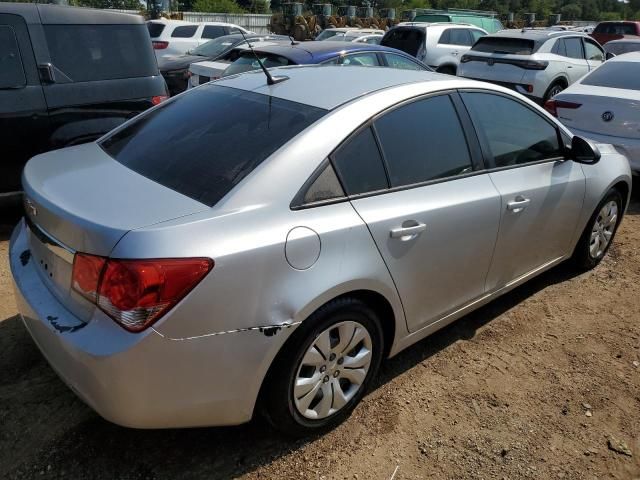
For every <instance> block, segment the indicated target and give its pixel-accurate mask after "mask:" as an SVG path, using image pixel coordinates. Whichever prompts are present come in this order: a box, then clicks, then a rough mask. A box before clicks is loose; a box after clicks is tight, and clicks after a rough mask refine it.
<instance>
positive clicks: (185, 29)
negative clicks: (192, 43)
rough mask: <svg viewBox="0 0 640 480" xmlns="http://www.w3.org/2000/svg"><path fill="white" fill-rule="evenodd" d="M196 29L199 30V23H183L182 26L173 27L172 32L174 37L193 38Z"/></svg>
mask: <svg viewBox="0 0 640 480" xmlns="http://www.w3.org/2000/svg"><path fill="white" fill-rule="evenodd" d="M196 30H198V25H183V26H181V27H176V28H174V29H173V32H172V33H171V37H172V38H191V37H193V36H194V35H195V33H196Z"/></svg>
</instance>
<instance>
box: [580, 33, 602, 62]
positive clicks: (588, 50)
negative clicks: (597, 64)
mask: <svg viewBox="0 0 640 480" xmlns="http://www.w3.org/2000/svg"><path fill="white" fill-rule="evenodd" d="M583 40H584V50H585V57H586V59H587V60H595V61H601V62H602V61H604V53H603V51H602V49H601V48H600V47H598V46H597V45H596V44H595V43H594V42H593V41H591V40H589V39H587V38H583Z"/></svg>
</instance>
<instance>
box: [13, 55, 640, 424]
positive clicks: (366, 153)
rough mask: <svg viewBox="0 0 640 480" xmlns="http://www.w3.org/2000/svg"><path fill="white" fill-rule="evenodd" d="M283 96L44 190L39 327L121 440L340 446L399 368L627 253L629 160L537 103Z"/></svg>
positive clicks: (163, 130) (290, 82) (218, 115)
mask: <svg viewBox="0 0 640 480" xmlns="http://www.w3.org/2000/svg"><path fill="white" fill-rule="evenodd" d="M272 73H273V75H276V76H279V77H280V79H281V80H283V81H280V82H279V83H276V84H273V85H269V84H267V81H266V78H265V76H264V74H263V73H262V72H252V73H247V74H244V75H240V76H236V77H229V78H225V79H224V80H221V81H217V82H214V83H211V84H207V85H203V86H201V87H198V88H196V89H194V90H192V91H191V92H190V93H187V94H183V95H180V96H178V97H176V98H174V99H172V100H170V101H168V102H166V103H164V104H162V105H161V106H158V107H156V108H154V109H152V110H149V111H148V112H145V113H144V114H142V115H140V116H138V117H136V118H135V119H133V120H131V121H129V122H128V123H126V124H124V125H123V126H122V127H120V128H118V129H116V130H114V131H113V132H111V133H110V134H108V135H107V136H105V137H103V138H102V139H100V140H98V141H97V142H94V143H90V144H86V145H80V146H74V147H70V148H66V149H63V150H58V151H54V152H50V153H47V154H44V155H40V156H37V157H35V158H33V159H32V160H31V161H30V162H29V163H28V164H27V166H26V168H25V171H24V176H23V184H24V191H25V198H26V199H25V207H26V216H25V218H24V220H23V221H22V222H21V223H20V224H19V225H18V227H17V228H16V229H15V231H14V233H13V236H12V238H11V247H10V257H11V269H12V273H13V277H14V281H15V290H16V297H17V299H18V304H19V308H20V311H21V314H22V318H23V320H24V324H25V326H26V328H27V329H28V330H29V332H30V334H31V335H32V337H33V339H34V341H35V342H36V344H37V345H38V347H39V348H40V350H41V351H42V353H43V354H44V356H45V357H46V358H47V360H48V361H49V363H50V364H51V366H52V367H53V368H54V369H55V370H56V371H57V372H58V374H59V375H60V377H61V378H62V379H63V380H64V381H65V382H66V383H67V384H68V385H69V386H70V387H71V388H72V389H73V390H74V392H76V393H77V394H78V395H79V396H80V397H81V398H82V399H83V400H84V401H85V402H86V403H88V404H89V405H90V406H91V407H93V408H94V409H95V410H96V411H97V412H98V413H99V414H100V415H102V416H103V417H104V418H106V419H108V420H111V421H113V422H115V423H118V424H121V425H126V426H131V427H140V428H160V427H192V426H205V425H233V424H240V423H243V422H246V421H248V420H250V419H251V418H252V416H253V415H254V412H263V413H264V414H265V415H266V417H267V418H268V419H270V421H271V422H272V423H273V425H274V426H275V427H277V428H280V429H282V430H284V431H286V432H288V433H291V434H305V433H308V432H311V431H316V430H319V429H324V428H329V427H331V426H333V425H335V424H337V423H338V422H340V421H341V420H343V419H344V418H345V417H346V416H347V415H348V414H349V413H350V411H351V410H352V409H353V408H354V407H355V406H356V404H357V403H358V402H359V401H360V399H361V398H362V397H363V395H364V394H365V392H366V390H367V388H368V387H369V386H370V385H371V383H372V380H373V378H374V376H375V375H376V372H377V370H378V367H379V365H380V362H381V361H382V360H383V359H384V358H386V357H390V356H393V355H396V354H397V353H398V352H400V351H401V350H403V349H404V348H406V347H408V346H409V345H411V344H413V343H415V342H417V341H419V340H421V339H423V338H424V337H426V336H427V335H429V334H431V333H433V332H434V331H436V330H438V329H440V328H442V327H444V326H445V325H447V324H449V323H450V322H452V321H454V320H456V319H457V318H459V317H461V316H463V315H464V314H466V313H467V312H470V311H472V310H474V309H476V308H478V307H479V306H481V305H483V304H485V303H487V302H489V301H491V300H492V299H494V298H496V297H498V296H499V295H502V294H505V293H507V292H508V291H509V290H511V289H512V288H514V287H516V286H518V285H520V284H521V283H523V282H525V281H527V280H528V279H530V278H532V277H534V276H536V275H538V274H540V273H541V272H543V271H545V270H547V269H549V268H551V267H553V266H554V265H557V264H559V263H560V262H563V261H565V260H571V261H572V262H573V263H574V264H575V265H577V266H578V267H580V268H584V269H588V268H592V267H595V266H596V265H597V264H598V263H599V262H600V260H601V259H602V258H603V256H604V255H605V254H606V252H607V249H608V248H609V246H610V245H611V242H612V240H613V236H614V234H615V232H616V228H617V227H618V225H619V223H620V220H621V218H622V215H623V213H624V211H625V208H626V206H627V203H628V200H629V195H630V189H631V174H630V170H629V164H628V161H627V159H626V158H625V157H624V156H622V155H620V154H619V153H618V152H617V151H616V150H615V149H614V148H613V147H611V146H609V145H597V146H596V145H594V144H592V143H590V142H589V141H586V140H583V139H581V138H579V137H573V136H572V134H571V133H570V132H569V131H568V130H567V129H566V128H564V127H563V126H562V125H561V124H560V123H558V122H557V121H556V120H555V119H554V118H553V117H551V116H550V115H549V114H548V113H546V112H545V111H544V110H542V109H541V108H539V107H537V106H536V105H534V104H533V103H531V102H529V101H527V100H526V99H524V98H523V97H522V96H520V95H519V94H516V93H514V92H511V91H509V90H506V89H504V88H502V87H499V86H495V85H490V84H486V83H478V82H474V81H471V80H465V79H460V78H456V77H451V76H448V75H439V74H434V73H425V72H414V71H402V70H390V69H376V68H368V69H363V68H357V67H356V68H353V67H292V68H284V69H276V70H272Z"/></svg>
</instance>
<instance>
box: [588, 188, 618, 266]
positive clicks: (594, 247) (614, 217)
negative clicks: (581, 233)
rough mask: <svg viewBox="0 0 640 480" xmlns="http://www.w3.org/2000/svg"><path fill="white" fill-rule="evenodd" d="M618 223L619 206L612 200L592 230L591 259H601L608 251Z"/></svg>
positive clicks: (604, 207) (602, 209) (600, 214)
mask: <svg viewBox="0 0 640 480" xmlns="http://www.w3.org/2000/svg"><path fill="white" fill-rule="evenodd" d="M617 223H618V204H617V203H616V202H615V201H613V200H611V201H609V202H607V203H605V204H604V206H603V207H602V208H601V209H600V212H599V213H598V216H597V217H596V220H595V222H593V227H592V228H591V240H590V242H589V255H591V258H598V257H600V256H601V255H602V254H603V253H604V251H605V250H606V248H607V246H608V245H609V242H610V241H611V237H613V233H614V231H615V228H616V224H617Z"/></svg>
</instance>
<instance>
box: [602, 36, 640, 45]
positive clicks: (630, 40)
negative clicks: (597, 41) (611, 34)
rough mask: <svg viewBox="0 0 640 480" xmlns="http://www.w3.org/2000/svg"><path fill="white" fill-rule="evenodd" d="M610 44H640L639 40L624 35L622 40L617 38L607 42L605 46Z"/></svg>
mask: <svg viewBox="0 0 640 480" xmlns="http://www.w3.org/2000/svg"><path fill="white" fill-rule="evenodd" d="M610 43H640V38H638V37H634V36H632V35H625V36H624V38H619V39H618V40H609V41H608V42H607V43H605V45H609V44H610Z"/></svg>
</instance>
